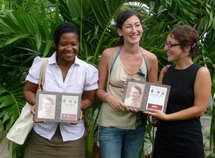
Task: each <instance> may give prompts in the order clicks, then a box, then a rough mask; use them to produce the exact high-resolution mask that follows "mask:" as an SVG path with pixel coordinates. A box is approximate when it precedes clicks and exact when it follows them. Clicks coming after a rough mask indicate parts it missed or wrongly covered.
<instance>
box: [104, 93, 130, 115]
mask: <svg viewBox="0 0 215 158" xmlns="http://www.w3.org/2000/svg"><path fill="white" fill-rule="evenodd" d="M106 102H108V103H109V105H110V106H111V107H112V108H113V109H114V110H115V111H116V112H118V111H122V110H128V108H127V106H126V105H125V104H124V103H123V102H122V101H121V100H119V99H118V98H116V97H114V96H112V95H111V94H109V95H108V96H107V97H106Z"/></svg>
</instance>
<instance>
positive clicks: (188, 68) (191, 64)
mask: <svg viewBox="0 0 215 158" xmlns="http://www.w3.org/2000/svg"><path fill="white" fill-rule="evenodd" d="M193 65H194V63H192V64H191V65H190V66H188V67H186V68H185V69H176V68H175V67H176V65H174V70H175V71H185V70H188V69H190V68H191V67H192V66H193Z"/></svg>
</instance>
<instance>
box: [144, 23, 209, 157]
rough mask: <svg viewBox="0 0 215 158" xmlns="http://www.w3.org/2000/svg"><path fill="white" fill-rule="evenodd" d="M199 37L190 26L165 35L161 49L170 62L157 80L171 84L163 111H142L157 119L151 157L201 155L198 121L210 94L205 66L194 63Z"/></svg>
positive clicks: (200, 133) (201, 141)
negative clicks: (172, 63) (193, 58)
mask: <svg viewBox="0 0 215 158" xmlns="http://www.w3.org/2000/svg"><path fill="white" fill-rule="evenodd" d="M198 40H199V36H198V33H197V31H196V30H195V29H193V28H191V27H189V26H179V27H177V28H175V29H174V30H173V31H172V32H170V34H169V35H168V37H167V41H166V44H165V47H164V50H165V51H166V52H167V57H168V61H169V62H175V64H174V65H172V66H170V67H169V68H168V69H167V68H165V67H164V68H163V69H162V71H161V74H160V79H159V81H160V83H162V84H166V85H170V86H171V90H170V96H169V100H168V105H167V111H166V114H165V113H162V112H160V111H157V110H151V111H150V112H145V113H147V114H150V115H152V116H154V117H157V118H158V119H160V121H159V123H158V128H157V132H156V138H155V144H154V151H153V158H204V150H203V140H202V132H201V124H200V116H202V115H203V114H204V112H205V110H206V108H207V104H208V101H209V97H210V93H211V78H210V73H209V71H208V69H207V68H206V67H202V66H200V65H198V64H195V63H193V61H192V57H193V55H194V53H195V52H196V51H197V50H198Z"/></svg>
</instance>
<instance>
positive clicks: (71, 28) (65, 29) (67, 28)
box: [54, 22, 80, 48]
mask: <svg viewBox="0 0 215 158" xmlns="http://www.w3.org/2000/svg"><path fill="white" fill-rule="evenodd" d="M69 32H72V33H75V34H76V35H77V36H78V41H79V42H80V36H79V31H78V29H77V28H76V26H75V25H74V24H73V23H70V22H68V23H64V24H61V25H59V26H58V27H57V28H56V30H55V32H54V42H55V45H56V47H57V48H58V44H59V40H60V37H61V36H62V34H64V33H69Z"/></svg>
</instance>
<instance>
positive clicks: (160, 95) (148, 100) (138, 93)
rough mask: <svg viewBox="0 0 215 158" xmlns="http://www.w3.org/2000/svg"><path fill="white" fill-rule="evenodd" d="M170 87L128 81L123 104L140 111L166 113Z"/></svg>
mask: <svg viewBox="0 0 215 158" xmlns="http://www.w3.org/2000/svg"><path fill="white" fill-rule="evenodd" d="M169 92H170V86H168V85H162V84H154V83H149V82H145V81H136V80H130V79H129V80H127V81H126V88H125V91H124V95H123V102H124V103H125V104H126V106H128V107H129V108H135V109H137V110H139V111H147V110H150V109H157V110H161V111H163V112H166V106H167V102H168V98H169Z"/></svg>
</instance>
